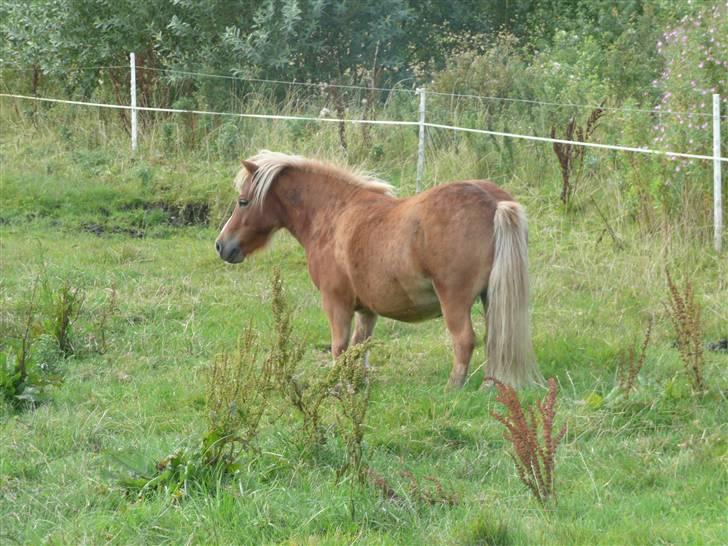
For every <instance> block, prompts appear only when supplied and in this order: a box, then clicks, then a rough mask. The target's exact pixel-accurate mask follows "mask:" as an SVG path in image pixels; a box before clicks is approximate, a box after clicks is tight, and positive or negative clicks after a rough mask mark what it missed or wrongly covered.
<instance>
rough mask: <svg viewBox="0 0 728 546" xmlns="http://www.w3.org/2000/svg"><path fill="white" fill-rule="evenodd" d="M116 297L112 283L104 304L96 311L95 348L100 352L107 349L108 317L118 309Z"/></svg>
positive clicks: (114, 286)
mask: <svg viewBox="0 0 728 546" xmlns="http://www.w3.org/2000/svg"><path fill="white" fill-rule="evenodd" d="M116 299H117V293H116V285H112V287H111V288H110V289H109V295H108V297H107V299H106V302H105V304H104V305H102V306H101V307H100V309H99V311H98V319H97V321H96V331H97V332H98V336H97V337H96V343H95V345H96V350H97V351H98V352H99V353H102V354H103V353H105V352H106V351H107V349H108V342H107V339H106V330H107V328H108V325H109V319H110V318H111V317H112V316H113V315H114V313H116V312H117V311H118V307H117V301H116Z"/></svg>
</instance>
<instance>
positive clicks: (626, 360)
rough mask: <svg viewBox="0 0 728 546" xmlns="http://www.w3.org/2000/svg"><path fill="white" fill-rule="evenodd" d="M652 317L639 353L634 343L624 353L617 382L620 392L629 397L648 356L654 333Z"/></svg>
mask: <svg viewBox="0 0 728 546" xmlns="http://www.w3.org/2000/svg"><path fill="white" fill-rule="evenodd" d="M652 322H653V321H652V317H650V320H649V321H648V322H647V329H646V330H645V337H644V339H643V341H642V345H641V347H640V350H639V353H637V352H636V351H635V347H634V345H632V346H630V347H629V349H628V350H627V351H626V353H624V354H623V358H622V362H621V364H620V366H619V370H618V375H617V383H618V387H619V390H620V392H621V393H622V395H623V396H624V397H625V398H629V395H630V394H631V393H632V391H633V390H634V389H635V383H636V381H637V376H638V375H639V373H640V370H641V369H642V366H644V364H645V357H646V356H647V346H648V345H649V343H650V336H651V335H652Z"/></svg>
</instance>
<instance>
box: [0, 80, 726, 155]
mask: <svg viewBox="0 0 728 546" xmlns="http://www.w3.org/2000/svg"><path fill="white" fill-rule="evenodd" d="M0 97H8V98H14V99H21V100H33V101H41V102H51V103H59V104H71V105H77V106H95V107H97V108H110V109H116V110H132V107H131V106H126V105H119V104H106V103H100V102H85V101H75V100H66V99H53V98H47V97H32V96H29V95H14V94H10V93H0ZM136 110H141V111H145V112H163V113H170V114H196V115H207V116H229V117H238V118H251V119H273V120H291V121H320V122H328V123H354V124H367V125H399V126H419V125H420V122H418V121H394V120H373V119H372V120H368V119H340V118H328V117H326V118H324V117H313V116H283V115H278V114H243V113H235V112H215V111H208V110H185V109H180V108H155V107H150V106H137V107H136ZM424 126H425V127H429V128H432V129H445V130H450V131H463V132H467V133H477V134H484V135H492V136H501V137H507V138H518V139H522V140H532V141H536V142H551V143H553V142H557V143H562V144H570V145H572V146H584V147H587V148H600V149H604V150H616V151H623V152H633V153H640V154H653V155H663V156H667V157H675V158H678V157H680V158H685V159H703V160H711V161H714V160H716V158H715V157H714V156H712V155H703V154H690V153H683V152H671V151H666V150H652V149H649V148H637V147H633V146H619V145H614V144H598V143H595V142H579V141H575V140H564V139H558V138H549V137H539V136H534V135H521V134H517V133H506V132H502V131H490V130H487V129H473V128H469V127H458V126H455V125H443V124H440V123H425V124H424ZM717 160H718V161H725V162H728V157H719V158H717Z"/></svg>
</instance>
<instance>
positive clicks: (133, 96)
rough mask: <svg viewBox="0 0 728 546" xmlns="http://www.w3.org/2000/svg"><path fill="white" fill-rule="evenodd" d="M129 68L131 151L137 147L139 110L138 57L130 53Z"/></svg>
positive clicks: (134, 150)
mask: <svg viewBox="0 0 728 546" xmlns="http://www.w3.org/2000/svg"><path fill="white" fill-rule="evenodd" d="M129 68H130V71H131V151H132V152H136V149H137V111H136V105H137V104H136V58H135V57H134V53H129Z"/></svg>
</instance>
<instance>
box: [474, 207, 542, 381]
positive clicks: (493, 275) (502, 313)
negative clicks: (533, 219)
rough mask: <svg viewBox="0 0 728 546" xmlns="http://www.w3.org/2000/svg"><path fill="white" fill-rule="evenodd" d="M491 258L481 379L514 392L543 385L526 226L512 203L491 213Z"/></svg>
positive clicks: (524, 218)
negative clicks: (532, 320) (532, 318)
mask: <svg viewBox="0 0 728 546" xmlns="http://www.w3.org/2000/svg"><path fill="white" fill-rule="evenodd" d="M493 225H494V241H495V254H494V258H493V266H492V269H491V272H490V280H489V282H488V302H487V306H488V309H487V321H488V365H487V367H486V371H485V376H486V378H487V377H494V378H496V379H498V380H499V381H502V382H503V383H506V384H508V385H511V386H512V387H514V388H520V387H523V386H526V385H529V384H532V383H541V384H542V383H543V377H542V376H541V374H540V373H539V371H538V368H537V367H536V358H535V355H534V352H533V346H532V345H531V329H530V327H529V320H528V246H527V245H528V223H527V220H526V212H525V211H524V209H523V207H522V206H521V205H519V204H518V203H516V202H515V201H501V202H499V203H498V206H497V208H496V210H495V218H494V220H493Z"/></svg>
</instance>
